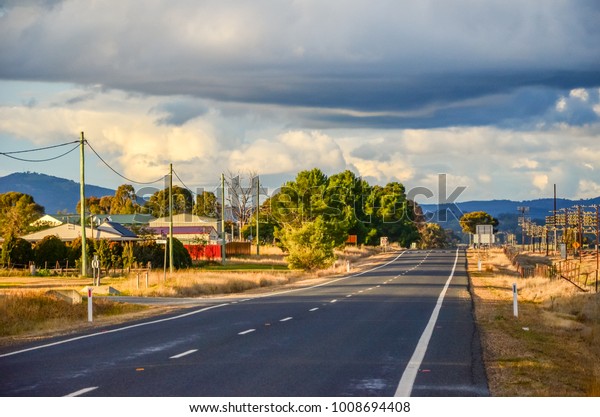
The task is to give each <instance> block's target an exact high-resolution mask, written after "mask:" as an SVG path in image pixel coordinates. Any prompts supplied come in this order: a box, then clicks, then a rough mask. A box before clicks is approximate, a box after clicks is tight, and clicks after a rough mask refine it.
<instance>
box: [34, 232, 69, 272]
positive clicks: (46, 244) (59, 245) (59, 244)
mask: <svg viewBox="0 0 600 417" xmlns="http://www.w3.org/2000/svg"><path fill="white" fill-rule="evenodd" d="M34 252H35V263H36V265H38V266H39V267H42V266H45V265H46V264H49V265H52V266H53V265H54V264H56V262H63V261H64V260H65V259H66V258H67V247H66V245H65V242H63V241H62V240H60V238H59V237H58V236H46V237H45V238H43V239H42V240H40V241H39V242H37V243H36V244H35V247H34Z"/></svg>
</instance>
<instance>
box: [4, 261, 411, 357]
mask: <svg viewBox="0 0 600 417" xmlns="http://www.w3.org/2000/svg"><path fill="white" fill-rule="evenodd" d="M405 253H406V250H404V251H402V252H400V254H398V256H396V257H395V258H394V259H392V260H391V261H389V262H386V263H384V264H382V265H379V266H376V267H375V268H372V269H367V270H366V271H363V272H359V273H358V274H353V275H347V276H343V277H340V278H338V279H334V280H331V281H328V282H324V283H322V284H318V285H313V286H312V287H305V288H297V289H294V290H288V291H281V292H274V293H271V294H265V295H260V296H257V297H254V298H252V300H255V299H259V298H266V297H273V296H276V295H281V294H288V293H291V292H297V291H306V290H310V289H313V288H318V287H323V286H326V285H329V284H333V283H334V282H337V281H342V280H345V279H348V278H354V277H358V276H361V275H364V274H366V273H368V272H371V271H376V270H378V269H381V268H383V267H386V266H388V265H389V264H391V263H393V262H395V261H396V260H397V259H398V258H400V257H401V256H402V255H404V254H405ZM249 300H251V299H246V300H244V301H249ZM227 305H230V303H224V304H218V305H215V306H210V307H205V308H202V309H200V310H194V311H191V312H189V313H185V314H181V315H178V316H173V317H168V318H165V319H159V320H153V321H149V322H145V323H139V324H134V325H131V326H125V327H120V328H118V329H113V330H107V331H104V332H100V333H91V334H87V335H83V336H78V337H73V338H71V339H65V340H61V341H59V342H54V343H48V344H45V345H40V346H35V347H31V348H27V349H21V350H16V351H14V352H9V353H4V354H1V355H0V358H5V357H8V356H13V355H18V354H21V353H25V352H31V351H34V350H39V349H45V348H48V347H52V346H58V345H62V344H65V343H70V342H75V341H77V340H82V339H88V338H90V337H96V336H102V335H104V334H110V333H117V332H121V331H124V330H129V329H133V328H136V327H142V326H149V325H151V324H156V323H162V322H165V321H170V320H177V319H180V318H184V317H188V316H193V315H195V314H199V313H202V312H204V311H208V310H212V309H214V308H219V307H225V306H227Z"/></svg>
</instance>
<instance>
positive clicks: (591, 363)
mask: <svg viewBox="0 0 600 417" xmlns="http://www.w3.org/2000/svg"><path fill="white" fill-rule="evenodd" d="M478 260H481V261H482V270H481V271H479V270H478V265H477V263H478ZM519 260H520V263H521V264H528V263H531V264H533V263H540V262H545V263H548V260H547V259H544V257H541V256H540V255H539V254H532V253H529V254H522V255H520V258H519ZM468 261H469V274H470V277H471V292H472V294H473V299H474V305H475V315H476V320H477V322H478V325H479V328H480V332H481V337H482V343H483V350H484V361H485V364H486V369H487V374H488V379H489V384H490V391H491V393H492V395H494V396H599V395H600V295H598V294H596V293H590V292H587V293H584V292H582V291H580V290H579V289H577V288H576V287H575V286H574V285H572V284H571V283H569V282H567V281H566V280H563V279H559V278H556V279H549V278H541V277H534V278H521V277H520V276H519V275H518V274H517V273H516V270H515V267H514V266H513V265H512V264H511V262H510V261H509V259H508V258H507V257H506V256H505V255H504V253H503V252H502V251H501V250H500V249H494V250H491V251H487V252H477V251H469V255H468ZM594 262H595V261H594ZM513 283H516V284H517V293H518V301H519V303H518V317H515V316H514V315H513V292H512V285H513Z"/></svg>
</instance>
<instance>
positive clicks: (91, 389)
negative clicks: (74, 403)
mask: <svg viewBox="0 0 600 417" xmlns="http://www.w3.org/2000/svg"><path fill="white" fill-rule="evenodd" d="M95 389H98V387H89V388H84V389H80V390H79V391H75V392H72V393H70V394H67V395H65V397H79V396H80V395H83V394H87V393H88V392H90V391H93V390H95Z"/></svg>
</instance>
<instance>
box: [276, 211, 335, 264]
mask: <svg viewBox="0 0 600 417" xmlns="http://www.w3.org/2000/svg"><path fill="white" fill-rule="evenodd" d="M277 236H278V238H279V239H280V241H281V243H282V245H283V246H284V247H285V249H286V250H287V252H288V257H287V261H288V265H289V267H290V268H300V269H304V270H315V269H319V268H327V267H329V266H331V265H332V264H333V262H334V261H335V255H334V253H333V249H334V247H335V246H334V245H335V243H334V240H333V239H332V238H331V231H330V230H328V224H327V222H325V221H324V220H323V218H321V217H317V219H316V220H314V221H307V222H304V223H302V224H301V225H300V226H291V225H288V226H287V227H285V228H284V229H281V230H279V231H278V232H277Z"/></svg>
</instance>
